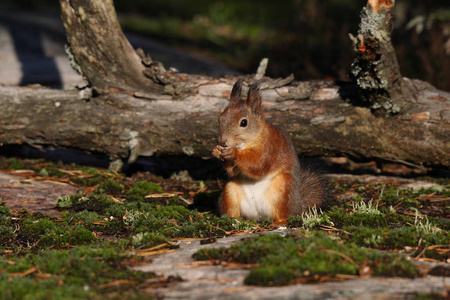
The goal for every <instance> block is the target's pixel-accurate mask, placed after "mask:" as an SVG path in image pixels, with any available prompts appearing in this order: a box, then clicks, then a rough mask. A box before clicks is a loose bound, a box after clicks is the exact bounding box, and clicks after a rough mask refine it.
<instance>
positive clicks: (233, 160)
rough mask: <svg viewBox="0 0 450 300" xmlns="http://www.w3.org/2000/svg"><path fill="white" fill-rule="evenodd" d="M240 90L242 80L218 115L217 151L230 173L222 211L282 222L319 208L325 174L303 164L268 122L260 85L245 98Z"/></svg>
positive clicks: (215, 149)
mask: <svg viewBox="0 0 450 300" xmlns="http://www.w3.org/2000/svg"><path fill="white" fill-rule="evenodd" d="M241 90H242V88H241V82H240V80H238V81H237V82H236V83H235V85H234V86H233V90H232V92H231V99H230V103H229V105H228V106H227V107H226V108H225V110H224V112H223V113H222V114H221V116H220V119H219V125H220V134H219V142H220V144H221V145H217V146H216V147H214V149H213V152H212V154H213V155H214V156H215V157H217V158H219V159H220V160H222V162H223V165H224V168H225V170H226V171H227V173H228V175H229V177H230V180H229V182H228V183H227V184H226V185H225V188H224V190H223V193H222V195H221V196H220V199H219V208H220V211H221V213H222V214H228V215H229V216H230V217H241V216H243V217H247V218H250V219H259V218H262V217H270V218H272V219H273V220H274V221H276V223H277V224H281V223H285V222H286V219H287V217H288V216H290V215H299V214H301V213H302V212H304V211H305V210H306V209H307V208H308V207H311V206H314V205H317V206H320V205H321V204H322V203H323V202H324V200H325V198H326V188H325V180H324V178H323V176H322V175H321V174H319V173H315V172H313V171H312V170H310V169H309V168H301V167H300V162H299V160H298V157H297V153H296V151H295V149H294V146H293V144H292V141H291V140H290V139H289V138H288V137H287V136H286V135H285V134H284V133H283V132H281V131H280V130H279V129H277V128H275V127H273V126H271V125H270V124H268V123H267V122H266V121H265V119H264V117H263V115H262V109H261V98H260V95H259V92H258V90H259V87H258V86H257V85H252V86H250V89H249V93H248V97H247V99H246V100H243V99H241V96H240V93H241ZM244 125H245V126H244ZM255 198H258V199H255Z"/></svg>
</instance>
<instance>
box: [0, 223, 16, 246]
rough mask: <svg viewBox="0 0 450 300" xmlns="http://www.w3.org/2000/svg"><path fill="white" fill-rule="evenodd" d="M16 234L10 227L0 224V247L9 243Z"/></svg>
mask: <svg viewBox="0 0 450 300" xmlns="http://www.w3.org/2000/svg"><path fill="white" fill-rule="evenodd" d="M16 236H17V235H16V233H15V232H14V229H13V228H12V227H10V226H4V225H0V248H1V247H5V246H9V245H11V243H12V240H13V239H14V238H15V237H16Z"/></svg>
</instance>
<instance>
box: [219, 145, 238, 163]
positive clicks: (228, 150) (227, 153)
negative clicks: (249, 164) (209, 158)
mask: <svg viewBox="0 0 450 300" xmlns="http://www.w3.org/2000/svg"><path fill="white" fill-rule="evenodd" d="M221 157H222V158H223V159H226V160H233V159H234V158H235V157H236V148H234V147H225V148H222V155H221Z"/></svg>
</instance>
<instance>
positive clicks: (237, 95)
mask: <svg viewBox="0 0 450 300" xmlns="http://www.w3.org/2000/svg"><path fill="white" fill-rule="evenodd" d="M241 93H242V79H240V78H239V79H238V81H236V83H235V84H234V85H233V89H232V90H231V97H230V102H232V101H239V100H241Z"/></svg>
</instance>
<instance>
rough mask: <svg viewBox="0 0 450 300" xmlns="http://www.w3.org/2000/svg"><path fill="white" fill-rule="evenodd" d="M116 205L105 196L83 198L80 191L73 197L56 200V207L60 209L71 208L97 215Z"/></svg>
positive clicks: (93, 194)
mask: <svg viewBox="0 0 450 300" xmlns="http://www.w3.org/2000/svg"><path fill="white" fill-rule="evenodd" d="M114 204H116V202H114V201H113V200H112V199H111V198H109V197H108V196H107V195H104V194H99V193H92V194H90V195H89V196H87V197H86V196H84V195H83V192H82V191H80V192H78V193H77V194H75V195H67V196H62V197H59V198H58V201H57V202H56V207H57V208H61V209H67V208H71V209H72V210H75V211H82V210H89V211H95V212H98V213H103V212H104V211H105V210H107V209H108V208H109V207H110V206H111V205H114Z"/></svg>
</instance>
